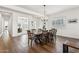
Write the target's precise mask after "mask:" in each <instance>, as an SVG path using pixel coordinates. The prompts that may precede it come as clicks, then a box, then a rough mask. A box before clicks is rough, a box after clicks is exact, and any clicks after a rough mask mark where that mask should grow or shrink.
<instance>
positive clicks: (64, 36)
mask: <svg viewBox="0 0 79 59" xmlns="http://www.w3.org/2000/svg"><path fill="white" fill-rule="evenodd" d="M57 36H59V37H63V38H68V39H77V40H79V39H78V38H73V37H67V36H61V35H57Z"/></svg>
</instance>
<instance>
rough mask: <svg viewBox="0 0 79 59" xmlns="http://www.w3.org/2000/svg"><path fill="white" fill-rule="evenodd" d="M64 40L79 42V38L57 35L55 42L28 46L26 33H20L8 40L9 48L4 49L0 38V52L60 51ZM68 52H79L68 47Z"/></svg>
mask: <svg viewBox="0 0 79 59" xmlns="http://www.w3.org/2000/svg"><path fill="white" fill-rule="evenodd" d="M66 40H71V41H74V43H78V44H79V40H77V39H68V38H64V37H59V36H57V40H56V44H54V43H48V44H47V45H37V44H35V43H33V46H32V47H30V45H29V46H28V39H27V35H21V36H17V37H13V38H11V40H10V44H9V45H10V48H9V49H6V48H5V47H4V44H3V42H2V40H0V52H1V53H62V51H63V43H64V42H65V41H66ZM69 52H70V53H73V52H77V53H78V52H79V50H76V49H72V48H69Z"/></svg>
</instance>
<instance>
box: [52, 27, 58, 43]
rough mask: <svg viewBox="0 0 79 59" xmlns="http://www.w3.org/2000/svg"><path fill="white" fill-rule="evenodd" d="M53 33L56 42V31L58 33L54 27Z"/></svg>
mask: <svg viewBox="0 0 79 59" xmlns="http://www.w3.org/2000/svg"><path fill="white" fill-rule="evenodd" d="M52 33H53V39H54V43H56V33H57V29H55V28H53V29H52Z"/></svg>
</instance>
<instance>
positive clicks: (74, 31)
mask: <svg viewBox="0 0 79 59" xmlns="http://www.w3.org/2000/svg"><path fill="white" fill-rule="evenodd" d="M55 17H63V18H64V22H65V26H64V27H63V28H57V29H58V32H57V34H58V35H61V36H66V37H71V38H78V39H79V8H73V9H69V10H64V11H62V12H59V13H56V14H53V15H51V16H49V22H48V23H49V26H48V28H51V27H53V25H52V24H51V23H52V20H55ZM70 18H77V19H78V22H77V23H68V20H69V19H70Z"/></svg>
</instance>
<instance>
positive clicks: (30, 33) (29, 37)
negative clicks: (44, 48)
mask: <svg viewBox="0 0 79 59" xmlns="http://www.w3.org/2000/svg"><path fill="white" fill-rule="evenodd" d="M27 34H28V46H29V43H30V41H31V43H30V44H31V47H32V43H33V33H32V32H31V31H30V30H27Z"/></svg>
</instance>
